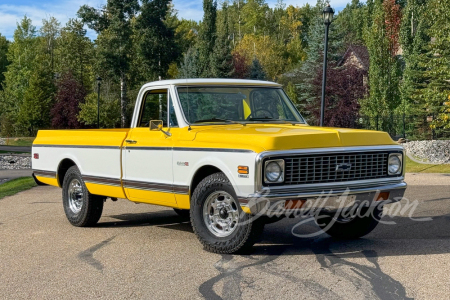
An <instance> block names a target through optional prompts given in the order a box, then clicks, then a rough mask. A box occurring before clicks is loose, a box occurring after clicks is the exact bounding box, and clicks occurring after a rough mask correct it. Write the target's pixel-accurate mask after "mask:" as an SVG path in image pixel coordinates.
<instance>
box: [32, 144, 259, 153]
mask: <svg viewBox="0 0 450 300" xmlns="http://www.w3.org/2000/svg"><path fill="white" fill-rule="evenodd" d="M33 147H35V148H84V149H120V148H121V147H120V146H89V145H50V144H48V145H47V144H33ZM123 148H124V149H127V150H155V151H167V150H173V151H199V152H202V151H204V152H236V153H254V151H253V150H248V149H232V148H194V147H192V148H191V147H173V148H172V147H130V146H128V147H123Z"/></svg>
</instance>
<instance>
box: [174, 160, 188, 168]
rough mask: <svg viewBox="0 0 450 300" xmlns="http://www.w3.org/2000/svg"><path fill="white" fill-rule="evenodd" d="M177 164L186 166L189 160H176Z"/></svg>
mask: <svg viewBox="0 0 450 300" xmlns="http://www.w3.org/2000/svg"><path fill="white" fill-rule="evenodd" d="M177 166H180V167H188V166H189V162H187V161H177Z"/></svg>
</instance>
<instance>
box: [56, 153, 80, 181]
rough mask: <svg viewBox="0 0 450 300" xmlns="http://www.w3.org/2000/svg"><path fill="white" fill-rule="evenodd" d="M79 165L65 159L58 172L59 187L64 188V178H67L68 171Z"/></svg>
mask: <svg viewBox="0 0 450 300" xmlns="http://www.w3.org/2000/svg"><path fill="white" fill-rule="evenodd" d="M76 165H77V164H76V163H75V162H74V161H73V160H72V159H70V158H65V159H63V160H62V161H61V162H60V163H59V165H58V169H57V170H56V179H57V180H58V186H59V187H62V185H63V182H64V176H66V173H67V171H68V170H69V168H70V167H73V166H76Z"/></svg>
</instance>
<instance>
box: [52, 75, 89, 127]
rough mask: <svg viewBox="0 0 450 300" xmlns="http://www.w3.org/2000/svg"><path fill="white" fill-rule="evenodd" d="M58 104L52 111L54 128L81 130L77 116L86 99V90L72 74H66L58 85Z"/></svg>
mask: <svg viewBox="0 0 450 300" xmlns="http://www.w3.org/2000/svg"><path fill="white" fill-rule="evenodd" d="M57 88H58V91H57V94H56V103H55V106H54V107H53V109H52V110H51V115H52V126H53V128H59V129H76V128H81V127H82V124H81V123H80V122H79V121H78V119H77V116H78V114H79V112H80V107H79V105H80V103H81V102H83V101H84V98H85V97H86V90H85V88H84V87H83V86H82V85H81V84H80V83H79V82H78V81H77V80H76V79H75V77H74V76H73V74H72V72H67V73H64V74H63V75H62V76H61V78H60V79H59V81H58V83H57Z"/></svg>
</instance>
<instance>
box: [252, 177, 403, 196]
mask: <svg viewBox="0 0 450 300" xmlns="http://www.w3.org/2000/svg"><path fill="white" fill-rule="evenodd" d="M403 179H404V178H403V177H396V178H377V179H366V180H356V181H341V182H332V183H317V184H314V183H311V184H298V185H282V186H271V187H263V188H262V189H261V190H260V191H259V192H264V191H267V190H270V191H280V192H286V193H295V192H302V191H311V190H316V191H317V190H321V191H323V190H333V189H346V188H350V189H355V188H371V187H377V186H384V185H393V184H394V185H395V184H398V183H401V182H403Z"/></svg>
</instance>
